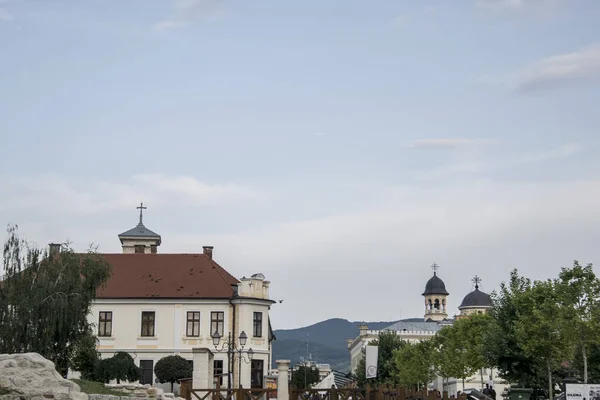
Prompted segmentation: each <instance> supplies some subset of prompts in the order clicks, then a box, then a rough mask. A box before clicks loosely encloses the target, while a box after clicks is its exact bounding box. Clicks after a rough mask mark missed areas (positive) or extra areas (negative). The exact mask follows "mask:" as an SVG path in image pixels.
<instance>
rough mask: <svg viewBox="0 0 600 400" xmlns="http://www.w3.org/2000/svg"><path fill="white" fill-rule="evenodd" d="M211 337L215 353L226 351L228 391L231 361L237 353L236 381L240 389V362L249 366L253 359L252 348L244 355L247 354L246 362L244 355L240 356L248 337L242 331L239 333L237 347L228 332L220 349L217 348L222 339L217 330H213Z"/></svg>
mask: <svg viewBox="0 0 600 400" xmlns="http://www.w3.org/2000/svg"><path fill="white" fill-rule="evenodd" d="M211 337H212V341H213V345H214V346H215V350H216V351H217V352H221V351H224V350H225V349H226V350H227V359H228V360H229V361H228V362H227V364H228V369H229V371H228V372H229V379H228V380H227V387H228V388H229V389H231V380H232V379H231V377H232V374H231V365H232V364H233V360H234V358H235V353H236V352H237V353H238V356H237V358H238V360H239V369H238V379H239V381H240V388H241V387H242V361H243V362H244V363H246V364H250V363H251V362H252V358H253V357H254V350H252V348H250V349H248V350H247V351H246V353H247V354H248V360H247V361H246V357H244V354H242V352H243V350H244V347H245V346H246V342H247V341H248V335H246V332H244V331H242V333H240V336H239V337H238V342H239V344H240V346H239V347H238V346H237V345H236V343H235V341H234V340H232V337H231V332H229V335H228V337H227V341H226V342H223V345H222V346H221V348H219V343H220V342H221V338H222V337H223V335H221V334H220V333H219V331H218V330H215V332H214V333H213V334H212V335H211Z"/></svg>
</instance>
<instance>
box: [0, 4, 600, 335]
mask: <svg viewBox="0 0 600 400" xmlns="http://www.w3.org/2000/svg"><path fill="white" fill-rule="evenodd" d="M598 18H600V1H598V0H452V1H448V0H444V1H442V0H438V1H435V0H422V1H414V0H410V1H409V0H404V1H403V0H379V1H376V2H364V1H358V0H344V1H323V0H304V1H280V0H253V1H242V0H153V1H148V0H118V1H117V0H102V1H100V0H52V1H48V0H0V123H1V127H2V129H1V130H0V132H1V143H2V144H1V147H0V148H1V150H2V152H1V157H0V224H1V225H2V226H6V225H8V224H17V225H18V226H19V232H20V233H21V234H22V235H23V236H25V237H26V238H27V239H28V240H30V241H31V242H32V243H33V244H37V246H40V247H41V246H46V245H47V244H48V243H49V242H60V241H69V242H70V243H71V244H72V246H73V247H74V248H75V249H76V250H85V249H87V248H88V247H89V245H90V244H92V243H93V244H94V245H95V246H98V250H99V251H101V252H120V250H121V249H120V243H119V240H118V238H117V235H118V234H119V233H121V232H124V231H126V230H128V229H130V228H132V227H133V226H134V225H135V224H136V223H137V220H138V210H136V207H137V206H138V205H139V203H140V202H141V201H143V202H144V205H146V206H147V207H148V208H147V210H145V214H144V223H145V225H146V226H147V227H148V228H149V229H152V230H153V231H155V232H157V233H159V234H160V235H161V236H162V241H163V242H162V245H161V246H160V248H159V252H161V253H194V252H202V246H203V245H213V246H215V249H214V257H215V259H216V261H218V262H219V263H220V264H221V265H222V266H223V267H225V268H226V269H227V270H228V271H230V272H231V273H232V274H234V275H235V276H237V277H242V276H249V275H251V274H253V273H258V272H262V273H263V274H265V276H266V278H267V279H268V280H270V281H271V296H272V298H273V299H275V300H278V301H279V300H283V302H281V303H279V302H277V304H275V305H274V306H273V307H272V311H271V319H272V322H273V327H274V328H275V329H281V328H296V327H301V326H305V325H309V324H312V323H315V322H318V321H320V320H323V319H327V318H334V317H339V318H346V319H349V320H351V321H364V320H367V321H379V320H396V319H400V318H409V317H420V316H422V315H423V312H424V305H423V299H422V297H421V293H422V291H423V289H424V286H425V283H426V281H427V280H428V279H429V278H430V276H431V275H432V270H431V269H430V266H431V265H432V264H433V263H434V262H435V263H437V264H438V265H439V266H440V269H439V272H438V273H439V276H440V277H441V278H442V279H443V280H444V281H445V283H446V287H447V289H448V291H449V292H450V296H449V299H448V303H449V307H450V309H451V315H453V314H454V313H457V312H458V311H457V309H456V308H457V307H458V306H459V304H460V301H461V300H462V298H463V297H464V296H465V295H466V294H467V293H468V292H469V291H471V290H472V288H473V283H472V282H471V279H472V277H473V276H474V275H476V274H477V275H479V276H480V277H481V278H482V283H481V288H482V289H483V290H484V291H487V292H491V291H493V290H495V289H497V288H498V287H499V285H500V283H501V282H502V281H506V280H507V279H508V277H509V273H510V271H511V270H512V269H515V268H517V269H518V270H519V272H520V273H521V274H523V275H525V276H528V277H530V278H532V279H546V278H550V277H553V276H556V275H557V274H558V272H559V271H560V269H561V268H563V267H569V266H570V265H571V264H572V262H573V260H575V259H577V260H579V261H580V262H582V263H588V262H600V246H599V245H598V244H599V242H600V207H599V204H600V201H599V198H600V157H598V151H599V150H600V135H599V132H598V127H599V126H600V112H598V111H599V108H598V104H600V25H599V24H598V23H597V21H598Z"/></svg>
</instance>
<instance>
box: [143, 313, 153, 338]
mask: <svg viewBox="0 0 600 400" xmlns="http://www.w3.org/2000/svg"><path fill="white" fill-rule="evenodd" d="M154 314H155V313H154V311H142V336H146V337H148V336H149V337H152V336H154Z"/></svg>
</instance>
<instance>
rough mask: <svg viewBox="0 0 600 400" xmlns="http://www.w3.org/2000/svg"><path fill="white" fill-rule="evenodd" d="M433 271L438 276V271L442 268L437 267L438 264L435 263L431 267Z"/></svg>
mask: <svg viewBox="0 0 600 400" xmlns="http://www.w3.org/2000/svg"><path fill="white" fill-rule="evenodd" d="M431 269H432V270H433V274H434V275H437V271H438V269H440V266H439V265H437V264H436V263H433V265H432V266H431Z"/></svg>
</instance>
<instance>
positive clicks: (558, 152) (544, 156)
mask: <svg viewBox="0 0 600 400" xmlns="http://www.w3.org/2000/svg"><path fill="white" fill-rule="evenodd" d="M582 150H583V146H582V145H581V144H579V143H567V144H564V145H562V146H559V147H557V148H554V149H551V150H546V151H539V152H533V153H527V154H525V155H524V156H523V157H522V158H521V159H520V160H519V163H520V164H529V163H534V162H542V161H547V160H554V159H559V158H567V157H571V156H573V155H575V154H577V153H579V152H580V151H582Z"/></svg>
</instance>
